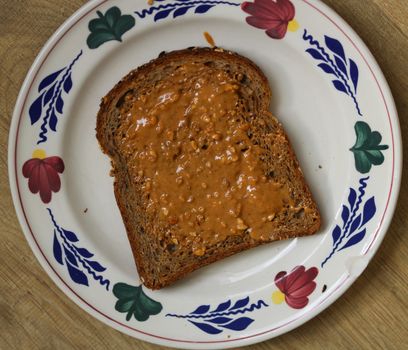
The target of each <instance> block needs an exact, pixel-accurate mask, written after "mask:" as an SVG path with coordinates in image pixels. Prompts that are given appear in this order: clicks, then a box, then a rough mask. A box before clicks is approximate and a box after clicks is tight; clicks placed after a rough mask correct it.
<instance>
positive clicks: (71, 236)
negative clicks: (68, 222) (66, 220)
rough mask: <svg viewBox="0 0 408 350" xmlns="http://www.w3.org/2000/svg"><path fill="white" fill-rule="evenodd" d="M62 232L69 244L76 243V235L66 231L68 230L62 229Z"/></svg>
mask: <svg viewBox="0 0 408 350" xmlns="http://www.w3.org/2000/svg"><path fill="white" fill-rule="evenodd" d="M62 231H63V232H64V235H65V238H66V239H67V240H68V241H71V242H78V237H77V236H76V234H75V233H74V232H71V231H68V230H64V229H62Z"/></svg>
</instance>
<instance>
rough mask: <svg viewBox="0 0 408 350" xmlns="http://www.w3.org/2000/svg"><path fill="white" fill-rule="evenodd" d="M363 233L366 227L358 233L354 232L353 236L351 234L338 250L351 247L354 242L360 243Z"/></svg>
mask: <svg viewBox="0 0 408 350" xmlns="http://www.w3.org/2000/svg"><path fill="white" fill-rule="evenodd" d="M365 234H366V229H364V230H362V231H360V232H359V233H356V234H355V235H354V236H352V237H351V238H350V239H349V240H348V241H347V243H346V244H345V245H344V246H343V247H341V248H340V249H339V251H340V250H343V249H346V248H348V247H351V246H353V245H355V244H357V243H360V242H361V241H362V240H363V238H364V236H365Z"/></svg>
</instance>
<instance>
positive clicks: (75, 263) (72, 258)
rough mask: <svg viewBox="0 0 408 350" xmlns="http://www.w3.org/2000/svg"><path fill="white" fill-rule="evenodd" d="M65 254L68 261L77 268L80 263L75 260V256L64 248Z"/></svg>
mask: <svg viewBox="0 0 408 350" xmlns="http://www.w3.org/2000/svg"><path fill="white" fill-rule="evenodd" d="M64 253H65V257H66V258H67V259H68V261H69V262H70V263H71V264H72V265H75V266H78V262H77V259H76V258H75V255H74V254H73V253H72V252H71V251H70V250H69V249H68V248H66V247H65V246H64Z"/></svg>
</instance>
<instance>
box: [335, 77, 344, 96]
mask: <svg viewBox="0 0 408 350" xmlns="http://www.w3.org/2000/svg"><path fill="white" fill-rule="evenodd" d="M333 85H334V87H335V88H336V89H337V90H339V91H341V92H344V93H345V94H347V90H346V87H345V86H344V84H343V83H342V82H341V81H340V80H333Z"/></svg>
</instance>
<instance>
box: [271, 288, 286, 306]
mask: <svg viewBox="0 0 408 350" xmlns="http://www.w3.org/2000/svg"><path fill="white" fill-rule="evenodd" d="M272 301H273V303H274V304H281V303H283V302H284V301H285V294H283V293H282V292H281V291H280V290H277V291H275V292H273V293H272Z"/></svg>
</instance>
